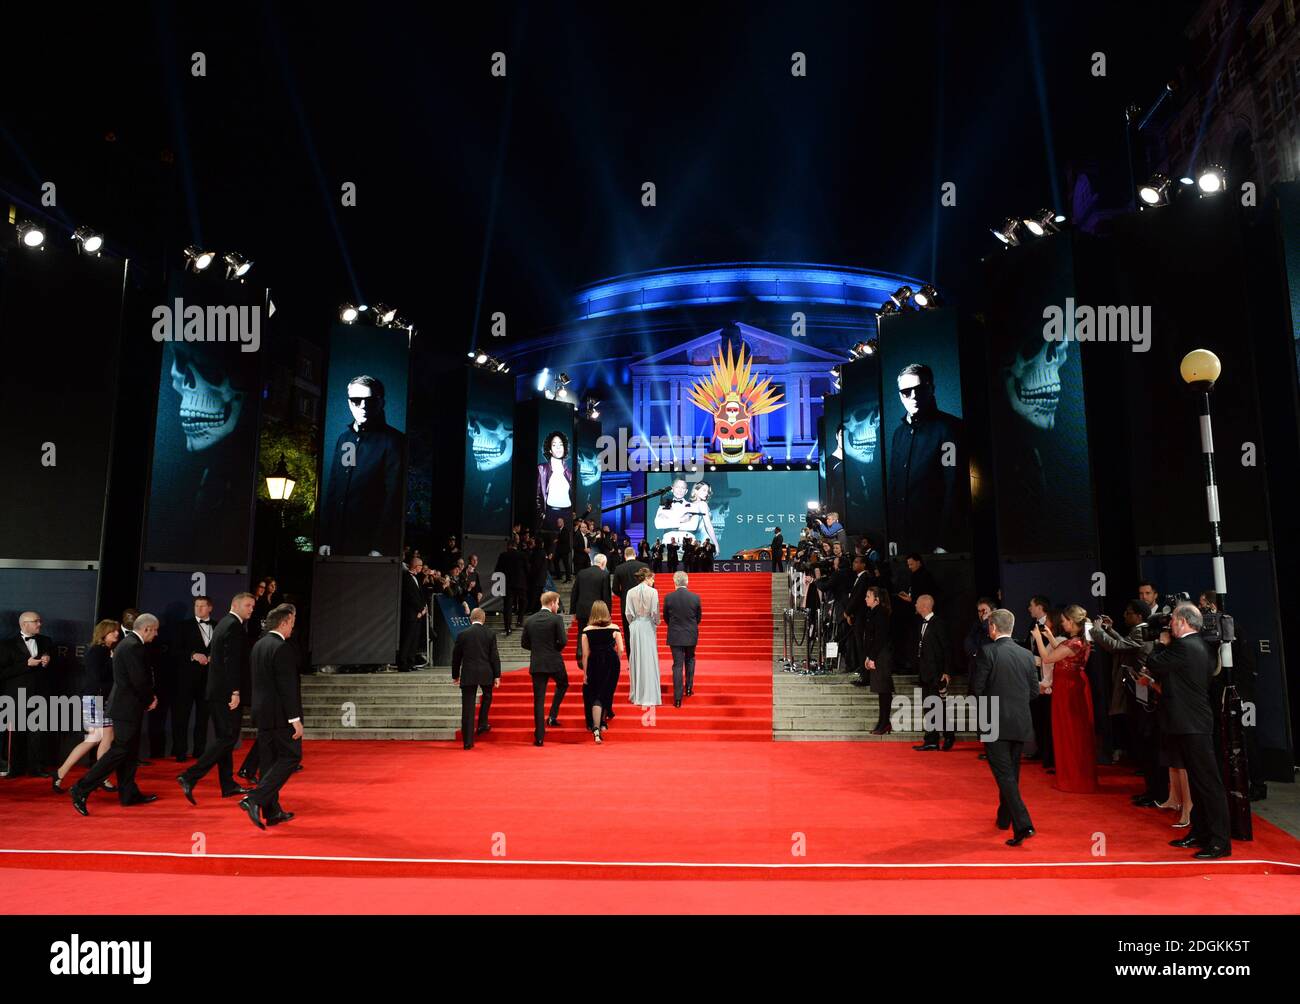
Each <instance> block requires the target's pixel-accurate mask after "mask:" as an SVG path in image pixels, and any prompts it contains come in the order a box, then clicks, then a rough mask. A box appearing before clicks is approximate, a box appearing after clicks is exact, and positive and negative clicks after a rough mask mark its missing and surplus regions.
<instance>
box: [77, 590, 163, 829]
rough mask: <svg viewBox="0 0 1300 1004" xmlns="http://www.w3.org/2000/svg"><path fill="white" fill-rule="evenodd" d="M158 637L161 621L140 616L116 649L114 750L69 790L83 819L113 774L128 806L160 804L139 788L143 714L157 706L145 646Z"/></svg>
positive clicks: (111, 699) (109, 707)
mask: <svg viewBox="0 0 1300 1004" xmlns="http://www.w3.org/2000/svg"><path fill="white" fill-rule="evenodd" d="M156 637H158V618H157V617H155V616H154V615H153V614H140V615H139V616H137V617H136V618H135V622H134V623H133V624H132V626H131V630H130V631H127V632H126V633H125V634H124V635H123V636H122V640H121V641H120V642H118V643H117V648H115V649H114V650H113V689H112V690H111V691H110V692H109V695H108V703H107V704H106V705H105V707H104V711H105V713H106V714H107V715H108V717H109V718H111V719H113V745H112V746H110V747H109V750H108V752H107V753H105V754H104V755H103V756H102V757H100V758H99V759H98V760H97V761H95V763H94V765H93V766H92V767H91V768H90V770H88V771H86V773H85V774H84V775H82V778H81V780H80V781H78V782H77V783H76V784H74V785H73V786H72V787H71V788H69V789H68V793H69V794H70V795H71V796H72V807H73V808H74V809H76V810H77V811H78V812H79V813H81V814H82V815H83V816H88V815H90V813H89V812H88V811H87V809H86V799H88V798H89V797H90V793H91V792H93V791H97V790H98V789H99V786H100V785H101V784H103V783H104V780H105V778H107V777H108V775H109V774H112V773H113V772H114V771H116V772H117V799H118V801H119V802H121V803H122V804H123V805H143V804H145V803H146V802H155V801H157V800H158V796H157V795H146V794H144V793H143V792H142V791H141V790H140V788H139V787H138V786H137V785H136V783H135V770H136V767H138V766H139V761H140V729H141V726H142V724H143V723H144V714H145V712H146V711H151V710H153V709H154V708H156V707H157V706H158V697H157V695H156V694H155V693H154V684H153V671H152V670H151V669H150V667H149V660H148V658H147V657H146V655H145V648H146V646H148V645H149V644H150V643H151V642H152V641H153V640H154V639H155V638H156Z"/></svg>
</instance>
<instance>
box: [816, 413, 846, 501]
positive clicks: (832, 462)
mask: <svg viewBox="0 0 1300 1004" xmlns="http://www.w3.org/2000/svg"><path fill="white" fill-rule="evenodd" d="M843 414H844V409H843V408H842V407H841V402H840V395H838V394H827V395H826V396H825V397H824V398H823V399H822V417H821V418H819V419H818V420H817V474H818V487H819V489H820V492H819V494H818V498H819V499H820V500H821V502H822V504H823V505H824V506H825V507H826V508H827V509H828V510H829V511H831V512H837V513H839V514H840V515H841V517H843V515H844V422H843Z"/></svg>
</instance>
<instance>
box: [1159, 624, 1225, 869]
mask: <svg viewBox="0 0 1300 1004" xmlns="http://www.w3.org/2000/svg"><path fill="white" fill-rule="evenodd" d="M1204 623H1205V621H1204V618H1203V616H1202V614H1201V609H1200V607H1198V606H1196V605H1195V604H1193V603H1180V604H1179V605H1178V606H1177V607H1175V608H1174V612H1173V613H1172V614H1171V615H1170V619H1169V630H1168V631H1165V632H1163V633H1162V634H1161V636H1160V645H1159V646H1157V647H1156V649H1155V651H1153V652H1152V653H1151V657H1150V658H1149V659H1147V672H1148V673H1149V674H1150V675H1151V677H1152V679H1154V680H1155V681H1156V683H1158V684H1160V703H1159V704H1158V705H1156V714H1157V715H1159V716H1160V731H1161V732H1162V733H1163V734H1164V735H1166V736H1169V737H1170V738H1172V739H1173V741H1174V742H1175V743H1176V744H1177V746H1178V750H1179V752H1180V753H1182V757H1183V766H1184V767H1186V768H1187V784H1188V786H1189V787H1190V788H1191V790H1192V829H1191V833H1189V834H1188V835H1187V836H1186V837H1183V838H1182V839H1180V840H1171V841H1169V846H1170V847H1195V848H1197V851H1196V853H1195V854H1193V855H1192V857H1194V858H1201V859H1203V860H1213V859H1215V858H1226V857H1229V856H1230V855H1231V854H1232V834H1231V831H1230V828H1229V821H1228V793H1227V791H1226V789H1225V788H1224V786H1223V775H1222V774H1221V773H1220V770H1219V764H1218V762H1217V760H1216V758H1215V756H1214V724H1215V723H1214V709H1213V708H1212V707H1211V705H1210V680H1211V678H1212V677H1213V676H1214V667H1215V654H1214V652H1212V651H1211V650H1210V647H1209V646H1208V645H1206V644H1205V642H1204V640H1202V638H1201V636H1200V634H1199V632H1200V630H1201V628H1202V627H1203V626H1204Z"/></svg>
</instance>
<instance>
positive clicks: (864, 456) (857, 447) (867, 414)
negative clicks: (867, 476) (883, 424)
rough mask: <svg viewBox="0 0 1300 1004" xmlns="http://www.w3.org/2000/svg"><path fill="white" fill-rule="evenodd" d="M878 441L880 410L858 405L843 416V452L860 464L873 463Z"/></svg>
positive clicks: (874, 407)
mask: <svg viewBox="0 0 1300 1004" xmlns="http://www.w3.org/2000/svg"><path fill="white" fill-rule="evenodd" d="M879 441H880V408H879V407H877V406H875V405H867V404H863V405H859V406H858V407H856V408H854V409H853V410H852V411H850V412H849V413H848V414H847V415H845V416H844V439H843V446H844V452H845V453H846V454H847V455H848V456H849V457H851V458H852V459H854V460H856V461H857V462H858V463H860V464H870V463H874V462H875V459H876V444H877V443H878V442H879Z"/></svg>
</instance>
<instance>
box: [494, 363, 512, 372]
mask: <svg viewBox="0 0 1300 1004" xmlns="http://www.w3.org/2000/svg"><path fill="white" fill-rule="evenodd" d="M497 372H498V373H509V372H510V367H509V366H507V365H506V364H505V363H502V362H498V363H497Z"/></svg>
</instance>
